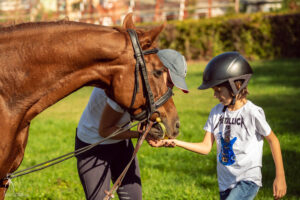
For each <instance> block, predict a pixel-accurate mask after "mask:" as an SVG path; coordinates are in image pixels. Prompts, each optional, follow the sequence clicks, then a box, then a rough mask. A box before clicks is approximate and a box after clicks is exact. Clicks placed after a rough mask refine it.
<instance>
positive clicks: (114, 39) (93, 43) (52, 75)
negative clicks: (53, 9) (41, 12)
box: [0, 23, 127, 121]
mask: <svg viewBox="0 0 300 200" xmlns="http://www.w3.org/2000/svg"><path fill="white" fill-rule="evenodd" d="M124 38H125V37H124V34H123V33H121V32H119V31H117V30H116V29H112V28H106V27H101V26H95V25H87V24H81V23H43V24H39V25H36V26H35V24H30V25H28V26H26V25H24V26H20V27H16V28H15V29H12V30H4V31H3V32H2V33H1V34H0V44H1V47H0V51H1V52H5V53H4V54H3V53H0V58H1V63H0V68H1V71H3V72H5V74H2V75H1V77H0V85H3V86H4V87H2V88H1V90H2V91H0V94H5V95H2V96H1V97H3V96H5V97H6V98H7V99H5V98H4V100H5V101H6V103H7V104H8V106H10V107H14V106H16V105H17V106H22V107H21V108H19V109H21V110H22V109H25V110H26V109H29V110H27V111H25V114H24V115H25V118H26V119H23V121H24V120H25V121H30V120H31V119H32V118H33V117H34V116H36V115H37V114H38V113H40V112H41V111H42V110H44V109H45V108H47V107H49V106H50V105H52V104H54V103H55V102H57V101H58V100H60V99H61V98H63V97H65V96H67V95H68V94H70V93H72V92H73V91H75V90H77V89H79V88H80V87H82V86H84V85H97V86H98V87H102V88H107V87H109V86H110V85H109V84H110V82H111V80H110V79H111V78H112V73H113V70H111V68H112V67H114V66H119V65H121V63H122V60H121V54H122V53H123V52H124V51H125V50H126V49H125V48H126V46H127V44H126V39H124ZM57 91H58V92H57ZM18 101H23V102H22V105H19V104H18V103H20V102H18ZM24 102H25V103H26V105H24V104H25V103H24ZM14 109H15V108H14ZM15 110H17V109H15Z"/></svg>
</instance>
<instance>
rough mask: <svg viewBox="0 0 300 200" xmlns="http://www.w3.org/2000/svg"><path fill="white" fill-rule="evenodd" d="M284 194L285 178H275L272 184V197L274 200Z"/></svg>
mask: <svg viewBox="0 0 300 200" xmlns="http://www.w3.org/2000/svg"><path fill="white" fill-rule="evenodd" d="M285 194H286V182H285V177H284V176H283V177H276V178H275V180H274V183H273V196H274V199H280V198H282V197H284V196H285Z"/></svg>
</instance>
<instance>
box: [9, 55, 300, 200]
mask: <svg viewBox="0 0 300 200" xmlns="http://www.w3.org/2000/svg"><path fill="white" fill-rule="evenodd" d="M205 64H206V63H204V62H203V63H194V64H193V63H189V64H188V75H187V84H188V86H189V89H190V93H189V94H184V93H182V92H181V91H180V90H178V89H174V93H175V96H174V102H175V104H176V107H177V111H178V114H179V117H180V122H181V123H180V124H181V127H180V130H181V134H180V136H179V137H178V139H181V140H185V141H190V142H200V141H202V139H203V136H204V131H203V130H202V127H203V126H204V124H205V122H206V120H207V117H208V115H209V112H210V109H211V108H212V107H213V106H214V105H215V104H216V103H218V102H217V100H216V99H214V98H213V92H212V90H204V91H199V90H197V87H198V86H199V85H200V83H201V77H202V72H203V69H204V66H205ZM251 64H252V66H253V70H254V75H253V77H252V79H251V80H250V84H249V91H250V96H249V98H250V100H251V101H252V102H254V103H255V104H257V105H259V106H261V107H262V108H264V111H265V114H266V117H267V121H268V122H269V124H270V125H271V127H272V129H273V131H274V132H275V134H276V135H277V136H278V138H279V140H280V143H281V148H282V154H283V160H284V165H285V172H286V178H287V184H288V193H287V196H286V198H285V199H299V198H300V191H299V185H300V179H299V177H300V173H299V169H298V167H299V166H300V149H299V148H298V147H299V143H300V138H299V134H300V131H299V130H300V122H299V112H300V101H299V98H300V91H299V86H300V85H299V73H300V68H299V66H300V60H274V61H256V62H251ZM90 93H91V88H83V89H80V90H79V91H77V92H76V93H74V94H72V95H70V96H69V97H67V98H65V99H63V100H62V101H60V102H59V103H57V104H55V105H54V106H52V107H51V108H49V109H47V110H46V111H45V112H43V113H42V114H40V115H39V116H38V117H37V118H35V119H34V120H33V121H32V123H31V127H30V134H29V139H28V145H27V148H26V151H25V157H24V160H23V162H22V165H21V166H20V168H19V169H20V170H21V169H24V168H26V167H30V166H32V165H34V164H38V163H41V162H43V161H46V160H49V159H52V158H54V157H57V156H59V155H62V154H65V153H68V152H71V151H73V149H74V138H75V128H76V125H77V123H78V121H79V118H80V115H81V113H82V112H83V109H84V107H85V105H86V103H87V101H88V98H89V95H90ZM138 159H139V161H140V169H141V176H142V184H143V199H145V200H148V199H151V200H168V199H170V200H171V199H172V200H176V199H177V200H184V199H187V200H190V199H193V200H198V199H199V200H201V199H205V200H207V199H219V196H218V184H217V175H216V145H214V147H213V150H212V152H211V153H210V154H209V155H207V156H202V155H198V154H195V153H192V152H188V151H186V150H183V149H180V148H178V147H176V148H174V149H173V148H151V147H150V146H149V145H147V144H143V146H142V147H141V149H140V152H139V153H138ZM262 172H263V187H262V188H261V189H260V191H259V193H258V196H257V198H256V199H258V200H259V199H263V200H267V199H273V198H272V184H273V180H274V175H275V169H274V163H273V160H272V156H271V151H270V148H269V146H268V144H267V142H265V145H264V154H263V170H262ZM12 181H13V184H11V187H10V188H9V190H8V192H7V199H8V200H24V199H26V200H31V199H42V200H43V199H45V200H46V199H47V200H52V199H53V200H56V199H59V200H69V199H78V200H79V199H82V200H83V199H85V197H84V193H83V189H82V187H81V185H80V181H79V178H78V175H77V170H76V159H74V158H73V159H71V160H68V161H65V162H63V163H61V164H58V165H55V166H52V167H50V168H48V169H44V170H42V171H39V172H35V173H33V174H29V175H26V176H23V177H19V178H16V179H13V180H12Z"/></svg>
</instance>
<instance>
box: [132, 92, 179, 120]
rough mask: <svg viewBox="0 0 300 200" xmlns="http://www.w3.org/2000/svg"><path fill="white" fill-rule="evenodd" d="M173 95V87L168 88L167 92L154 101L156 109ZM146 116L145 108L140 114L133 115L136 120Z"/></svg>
mask: <svg viewBox="0 0 300 200" xmlns="http://www.w3.org/2000/svg"><path fill="white" fill-rule="evenodd" d="M172 95H173V91H172V89H171V88H168V90H167V92H166V93H165V94H164V95H163V96H162V97H160V98H159V99H158V100H157V101H156V102H155V103H154V107H155V109H157V108H159V107H160V106H162V105H163V104H164V103H166V102H167V101H168V100H169V98H170V97H172ZM146 117H147V111H146V110H143V111H142V112H140V113H139V114H137V115H134V116H132V118H133V119H134V120H136V121H141V120H143V119H145V118H146Z"/></svg>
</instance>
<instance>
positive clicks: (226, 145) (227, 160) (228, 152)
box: [219, 126, 237, 165]
mask: <svg viewBox="0 0 300 200" xmlns="http://www.w3.org/2000/svg"><path fill="white" fill-rule="evenodd" d="M219 134H220V139H221V152H220V154H219V161H220V163H222V164H223V165H232V164H233V163H235V154H234V152H233V150H232V146H233V144H234V143H235V141H236V139H237V137H234V138H233V139H232V140H230V126H226V128H225V134H224V135H225V139H224V138H223V137H222V132H219Z"/></svg>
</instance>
